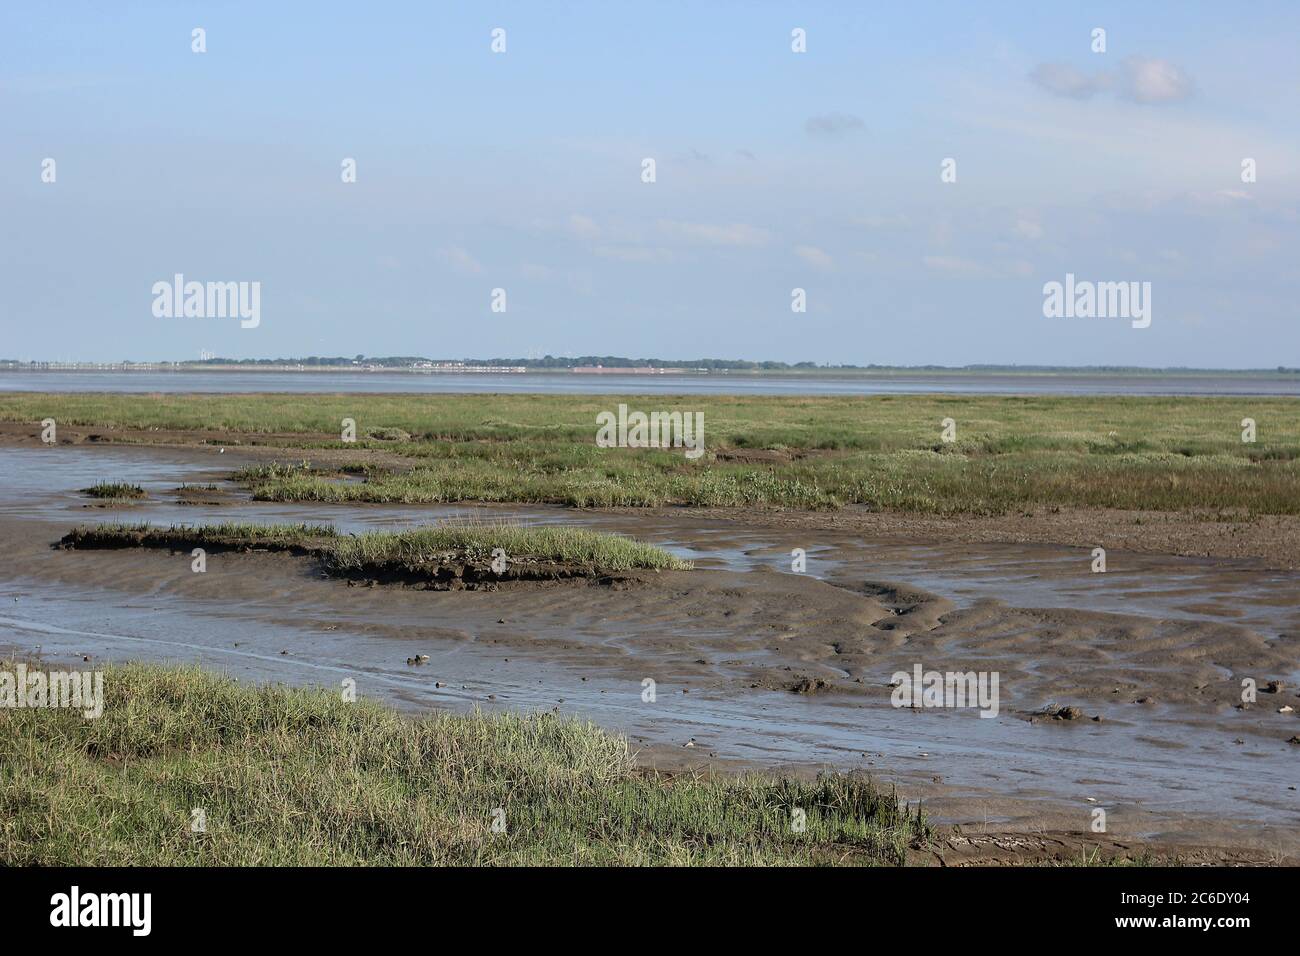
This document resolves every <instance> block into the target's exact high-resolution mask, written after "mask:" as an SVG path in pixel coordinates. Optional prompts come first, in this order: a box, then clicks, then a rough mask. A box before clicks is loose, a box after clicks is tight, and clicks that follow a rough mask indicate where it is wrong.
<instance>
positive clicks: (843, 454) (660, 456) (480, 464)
mask: <svg viewBox="0 0 1300 956" xmlns="http://www.w3.org/2000/svg"><path fill="white" fill-rule="evenodd" d="M620 402H624V403H626V404H628V405H629V407H631V408H633V409H641V410H644V411H655V410H676V411H683V412H687V411H702V412H704V416H705V432H704V435H705V447H706V454H705V455H704V457H703V458H701V459H700V460H698V461H694V462H692V461H688V460H687V459H685V457H684V456H683V454H682V452H681V451H680V450H660V449H622V448H597V447H596V445H595V434H596V426H595V418H596V415H597V413H599V412H601V411H606V410H611V409H614V408H616V407H617V405H618V404H619V403H620ZM45 417H53V418H55V419H56V420H57V421H59V422H60V423H68V424H74V425H93V426H96V427H102V428H111V427H129V428H136V429H181V430H197V429H204V430H208V431H215V432H218V433H220V435H221V438H220V439H219V440H221V441H223V442H231V443H233V442H236V441H238V442H240V443H244V444H248V443H261V444H268V445H273V446H276V447H279V448H283V449H285V451H286V453H287V454H293V453H294V452H299V453H303V452H310V451H311V450H313V449H322V448H330V449H344V450H356V451H362V450H372V451H383V452H384V453H385V457H384V459H383V460H382V466H381V465H380V464H377V463H376V462H375V461H373V460H365V458H364V456H363V455H358V456H357V458H356V460H354V461H351V462H348V463H345V464H343V465H339V464H337V463H332V464H331V465H330V466H329V467H328V468H327V469H324V470H319V469H314V468H311V467H309V466H307V465H306V463H305V462H304V463H302V464H298V465H276V466H258V467H257V468H254V469H249V470H245V471H244V472H242V473H241V474H240V475H239V476H238V477H239V478H240V480H242V481H244V482H245V483H246V484H247V485H248V486H249V487H251V488H252V490H253V492H254V495H255V496H256V497H257V498H259V499H263V500H277V501H317V502H322V503H330V502H347V501H375V502H401V503H423V502H454V501H499V502H550V503H557V504H564V505H572V506H579V507H592V506H595V507H615V506H635V507H641V506H662V505H690V506H700V507H727V508H763V507H775V508H791V509H805V510H813V509H832V508H838V507H843V506H846V505H862V506H866V507H868V508H872V509H877V510H895V511H905V512H914V513H923V514H939V515H946V514H1004V513H1009V512H1015V511H1017V510H1027V509H1035V508H1051V507H1084V508H1122V509H1151V510H1158V511H1174V512H1189V511H1190V512H1203V513H1210V514H1213V513H1219V512H1224V513H1231V514H1234V515H1247V516H1249V515H1259V514H1285V515H1294V514H1300V400H1298V399H1293V398H1255V397H1233V398H1219V397H1215V398H1184V397H1178V398H1160V397H1151V398H1148V397H1055V396H1036V397H1024V396H971V395H915V396H912V395H909V396H897V395H884V396H854V397H830V398H822V397H813V398H810V397H798V396H746V397H730V396H671V395H659V396H566V395H310V396H303V395H280V394H274V395H215V396H212V395H203V396H190V395H168V396H165V397H164V396H147V395H95V394H77V395H33V394H21V395H9V396H2V397H0V420H6V419H7V420H21V421H32V422H36V421H40V420H41V419H42V418H45ZM1247 417H1249V418H1253V419H1254V420H1255V421H1256V422H1257V425H1258V440H1257V441H1256V442H1254V443H1244V442H1242V441H1241V425H1240V422H1241V420H1242V419H1243V418H1247ZM343 418H353V419H355V420H356V422H357V429H358V434H359V435H366V434H383V435H385V436H395V440H382V441H380V440H374V441H371V440H362V441H359V442H357V443H355V444H344V443H343V442H341V441H340V440H339V433H340V422H341V420H342V419H343ZM944 418H953V419H954V420H955V421H956V423H957V441H956V442H955V443H951V444H949V443H944V442H942V441H941V440H940V430H941V426H940V422H941V421H942V420H943V419H944ZM402 432H405V433H408V434H409V435H410V436H411V438H410V440H402V439H401V433H402ZM132 439H133V440H150V436H149V434H148V433H147V432H140V433H137V434H136V435H134V436H132ZM212 440H217V439H212ZM754 451H766V452H770V453H772V454H770V455H768V457H769V458H770V459H771V460H763V461H759V460H750V461H746V460H743V458H741V457H737V456H743V455H745V454H751V456H752V453H753V452H754ZM298 457H301V454H299V456H298ZM345 474H346V475H354V476H357V477H359V478H360V479H362V480H354V481H343V480H340V478H341V476H342V475H345Z"/></svg>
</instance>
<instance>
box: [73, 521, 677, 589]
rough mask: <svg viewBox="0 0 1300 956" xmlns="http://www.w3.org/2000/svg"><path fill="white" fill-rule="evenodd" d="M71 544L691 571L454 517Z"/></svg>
mask: <svg viewBox="0 0 1300 956" xmlns="http://www.w3.org/2000/svg"><path fill="white" fill-rule="evenodd" d="M62 544H64V545H65V546H66V547H70V548H83V549H93V548H128V547H139V548H168V549H173V550H188V549H190V548H206V549H208V550H249V549H253V548H257V549H262V550H270V551H288V552H291V553H296V554H314V555H316V556H318V557H319V558H320V559H321V560H322V562H323V564H324V566H325V568H326V569H327V570H329V571H331V572H332V573H335V574H338V575H341V576H348V575H352V574H357V573H363V572H367V571H374V570H376V569H381V568H393V567H403V568H408V569H419V568H423V567H432V566H436V565H437V564H438V563H439V561H440V559H441V558H444V557H448V558H455V559H456V560H458V561H478V562H485V561H490V560H491V557H492V552H493V550H494V549H496V548H501V549H502V550H504V551H505V553H506V555H507V557H508V559H509V561H511V562H516V561H519V560H523V559H537V560H541V561H552V562H562V563H565V564H571V565H576V566H579V567H580V568H582V569H584V570H586V571H587V572H589V573H591V574H608V573H615V572H620V571H631V570H636V569H646V570H673V571H685V570H689V569H690V567H691V564H690V562H689V561H682V560H681V559H679V558H676V557H674V556H673V555H672V554H670V553H668V552H667V551H665V550H663V549H662V548H658V547H655V546H654V545H651V544H646V543H644V542H641V541H636V540H633V539H632V538H628V537H624V536H623V535H618V534H610V533H608V532H603V531H591V530H588V529H585V528H572V527H562V526H559V525H527V526H525V525H513V524H485V523H458V524H450V525H441V526H437V527H420V528H413V529H410V530H407V531H370V532H366V533H363V534H353V535H342V534H339V533H338V532H337V531H336V530H335V529H334V528H333V527H332V526H330V525H309V524H273V525H259V524H248V523H242V522H240V523H224V524H207V525H198V526H194V527H191V526H188V525H172V526H171V527H167V528H163V527H158V526H154V525H150V524H147V523H146V524H130V523H122V522H112V523H104V524H99V525H94V526H81V527H78V528H74V529H73V530H72V531H70V532H69V533H68V534H67V535H65V536H64V538H63V540H62Z"/></svg>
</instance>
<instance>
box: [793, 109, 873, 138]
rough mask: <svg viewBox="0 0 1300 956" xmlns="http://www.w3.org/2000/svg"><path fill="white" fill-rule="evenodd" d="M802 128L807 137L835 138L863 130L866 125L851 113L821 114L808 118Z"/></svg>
mask: <svg viewBox="0 0 1300 956" xmlns="http://www.w3.org/2000/svg"><path fill="white" fill-rule="evenodd" d="M803 128H804V131H805V132H807V133H808V135H809V136H828V137H835V136H845V135H847V134H849V133H856V132H859V131H861V130H865V129H866V128H867V124H866V123H864V122H863V121H862V117H861V116H854V115H853V114H852V113H823V114H822V115H820V116H812V117H809V119H808V121H807V122H805V123H804V124H803Z"/></svg>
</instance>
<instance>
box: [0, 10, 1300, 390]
mask: <svg viewBox="0 0 1300 956" xmlns="http://www.w3.org/2000/svg"><path fill="white" fill-rule="evenodd" d="M198 28H201V29H202V30H203V31H204V33H203V43H202V45H203V47H204V52H201V53H200V52H194V49H193V47H194V45H195V42H196V41H195V38H194V33H193V31H194V30H195V29H198ZM1098 28H1100V29H1104V30H1105V46H1106V48H1105V51H1104V52H1094V49H1093V47H1094V46H1095V45H1096V41H1095V39H1094V30H1096V29H1098ZM495 29H502V30H504V31H505V34H504V37H503V39H504V43H505V51H504V52H499V53H498V52H493V49H492V44H493V30H495ZM796 29H798V30H802V31H804V35H805V37H806V52H795V51H794V50H793V49H792V44H794V43H795V41H794V40H793V39H792V31H795V30H796ZM1298 29H1300V7H1297V6H1295V5H1293V4H1287V3H1282V2H1264V3H1261V4H1257V5H1254V6H1252V7H1250V8H1249V10H1248V11H1244V12H1243V11H1239V10H1234V9H1228V8H1222V9H1215V8H1210V9H1205V8H1199V9H1188V8H1186V7H1184V6H1182V5H1179V4H1175V3H1153V4H1150V5H1146V6H1143V7H1142V8H1140V9H1134V8H1131V7H1130V6H1128V5H1125V4H1119V3H1098V4H1092V5H1090V8H1089V9H1087V10H1071V9H1054V8H1040V7H1036V6H1033V5H1029V4H1012V3H996V4H989V5H981V6H980V7H977V8H976V7H969V6H967V5H964V4H959V3H948V2H934V3H926V4H921V5H914V6H911V7H908V8H905V9H904V8H896V9H872V10H869V11H867V10H856V9H845V8H844V7H841V6H839V5H836V4H823V3H812V4H805V5H796V6H776V5H766V4H764V5H760V6H750V5H745V6H742V5H726V6H722V7H710V8H699V7H697V6H694V5H689V4H680V3H679V4H668V5H665V6H662V7H654V8H642V7H629V8H626V9H620V8H614V7H609V6H606V5H600V4H595V3H561V4H555V5H548V6H546V7H545V8H540V7H532V6H530V5H526V4H519V3H498V4H486V5H484V6H482V7H476V8H474V9H444V8H429V7H426V6H424V5H421V4H415V3H398V4H393V5H391V6H386V7H383V8H379V9H372V8H365V9H364V10H362V9H358V8H354V7H351V6H348V7H344V6H342V5H335V4H322V5H318V6H313V7H310V8H274V9H272V8H264V7H260V6H257V5H254V4H248V3H234V4H228V5H222V6H221V7H219V8H211V9H207V8H203V7H178V6H176V5H171V4H164V3H155V2H146V3H140V4H133V5H131V6H129V7H127V8H123V9H117V8H108V7H100V6H97V5H94V4H91V3H68V4H62V5H60V6H59V7H58V8H56V9H51V10H41V11H40V12H39V13H38V12H36V11H33V10H30V9H27V8H23V7H17V6H15V7H7V8H4V9H3V10H0V52H2V53H3V57H2V58H0V106H2V107H3V110H4V114H5V117H6V134H7V135H6V136H5V138H4V140H3V142H0V182H3V184H4V188H3V202H4V206H5V219H6V223H7V225H8V226H9V228H8V229H6V230H5V232H4V234H3V236H2V237H0V281H2V282H3V284H4V288H5V291H6V296H5V300H4V304H3V313H2V315H3V318H2V319H0V322H2V323H3V329H4V338H3V341H0V353H3V354H4V355H6V356H9V357H12V358H15V359H28V358H31V359H36V360H43V361H86V362H112V361H121V360H123V359H124V358H126V357H130V358H132V359H134V360H136V361H182V360H195V359H198V358H199V356H200V353H201V352H204V351H206V352H210V353H214V354H216V355H231V356H248V357H264V358H274V357H277V356H308V355H354V354H357V353H367V354H368V353H370V352H376V353H382V354H385V355H403V354H411V355H431V356H436V355H446V354H455V355H481V356H511V355H531V354H536V355H544V354H552V355H559V354H583V353H586V352H589V351H591V350H592V349H593V345H592V343H598V344H597V345H596V346H594V348H595V350H597V351H600V352H605V353H608V354H615V355H618V354H622V355H628V356H633V355H659V354H673V353H677V354H695V355H722V356H726V355H734V354H738V353H748V354H752V355H767V356H778V358H775V359H770V360H774V361H783V360H784V361H813V362H817V363H828V362H833V363H841V362H842V363H848V364H854V365H859V366H866V365H871V364H876V365H889V366H896V367H905V366H913V367H919V366H926V365H934V366H947V367H961V366H967V365H1004V366H1009V365H1013V364H1014V365H1037V366H1056V367H1067V366H1071V367H1088V366H1111V367H1116V366H1121V367H1141V368H1151V369H1165V368H1173V367H1188V368H1201V369H1223V370H1247V369H1258V370H1269V369H1273V368H1276V367H1278V366H1290V367H1293V366H1296V365H1300V329H1298V328H1297V319H1300V314H1297V307H1296V303H1297V302H1300V256H1298V255H1297V250H1298V249H1300V124H1297V123H1296V121H1295V117H1296V116H1298V115H1300V65H1298V64H1297V57H1296V55H1295V50H1294V46H1293V37H1294V36H1295V35H1296V33H1297V30H1298ZM645 158H653V159H654V160H655V169H656V176H655V181H654V182H643V181H642V170H643V165H642V164H643V160H644V159H645ZM50 159H52V160H54V162H55V165H54V166H53V169H54V170H55V171H56V176H55V177H54V180H53V181H52V182H51V181H45V177H44V172H45V165H44V164H45V162H46V160H50ZM948 159H953V160H955V167H954V168H955V171H956V181H955V182H945V181H943V179H942V172H943V170H944V165H943V164H944V162H945V160H948ZM1247 159H1249V160H1250V161H1251V169H1252V170H1253V172H1254V176H1253V177H1252V179H1253V181H1243V162H1244V161H1245V160H1247ZM347 160H354V161H355V164H356V165H355V172H356V177H355V179H356V181H355V182H344V181H343V179H344V175H343V174H344V173H345V172H346V168H345V166H344V164H345V162H346V161H347ZM176 275H183V276H184V277H185V279H186V280H188V281H197V282H200V283H218V282H219V283H226V282H232V283H258V284H259V286H258V295H259V306H260V311H259V313H258V317H257V321H256V323H250V324H251V327H246V328H241V323H240V321H239V320H238V319H235V318H199V317H189V318H186V317H159V316H158V315H156V314H155V309H156V303H155V293H154V291H153V288H154V286H155V284H156V283H159V282H162V283H170V282H171V281H172V280H173V277H174V276H176ZM1067 276H1076V277H1077V278H1078V279H1079V280H1080V281H1081V282H1096V283H1128V282H1133V283H1139V284H1142V283H1149V284H1150V285H1149V294H1148V296H1147V298H1146V299H1145V303H1146V305H1147V306H1148V307H1149V309H1150V325H1149V326H1148V327H1137V326H1136V325H1135V324H1134V323H1131V322H1130V321H1128V320H1127V319H1126V318H1074V317H1069V318H1066V317H1061V318H1047V317H1045V314H1044V313H1045V307H1044V298H1045V293H1044V285H1045V284H1046V283H1051V282H1061V283H1064V282H1066V280H1067ZM1136 288H1137V287H1135V289H1136ZM495 289H503V290H505V292H506V295H507V301H508V305H507V308H506V310H505V311H504V312H494V311H492V307H491V306H492V297H493V290H495ZM794 289H802V290H804V293H805V296H806V304H807V311H806V312H802V313H794V312H792V311H791V301H792V290H794ZM1135 294H1136V293H1135ZM175 311H176V312H177V313H180V311H181V310H180V305H179V303H177V304H176V308H175ZM780 356H792V358H779V357H780ZM754 360H755V361H763V359H754Z"/></svg>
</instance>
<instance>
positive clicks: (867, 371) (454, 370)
mask: <svg viewBox="0 0 1300 956" xmlns="http://www.w3.org/2000/svg"><path fill="white" fill-rule="evenodd" d="M0 372H26V373H60V372H78V373H86V372H112V373H121V374H131V373H153V374H158V373H176V374H185V373H203V372H218V373H220V372H232V373H235V372H237V373H245V374H247V373H256V372H265V373H278V374H284V373H295V372H298V373H319V374H335V375H337V374H340V373H347V374H408V375H423V376H474V375H543V376H554V377H583V378H588V377H596V376H600V375H623V376H646V377H654V376H686V377H700V378H737V377H743V378H780V377H787V378H788V377H797V378H867V379H869V378H895V377H905V376H915V375H924V376H927V377H930V376H934V377H948V376H951V377H969V378H984V377H1022V378H1044V377H1094V378H1095V377H1099V376H1104V377H1115V378H1124V377H1151V376H1159V377H1171V378H1176V377H1194V376H1205V375H1214V376H1232V377H1240V378H1263V377H1275V378H1288V379H1289V378H1297V377H1300V369H1295V368H1275V369H1217V368H1139V367H1124V368H1107V367H1104V366H1061V367H1054V366H966V367H951V366H930V365H918V366H883V365H882V366H871V367H825V368H806V367H803V368H799V367H785V368H691V367H687V366H673V367H658V366H619V367H581V368H570V367H559V368H557V367H530V366H525V365H477V364H475V365H464V366H438V367H417V366H400V365H392V366H389V365H369V364H365V363H362V364H355V365H354V364H349V365H307V364H298V363H285V364H274V365H270V364H261V363H233V362H222V363H206V362H131V363H122V362H35V363H29V362H0Z"/></svg>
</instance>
